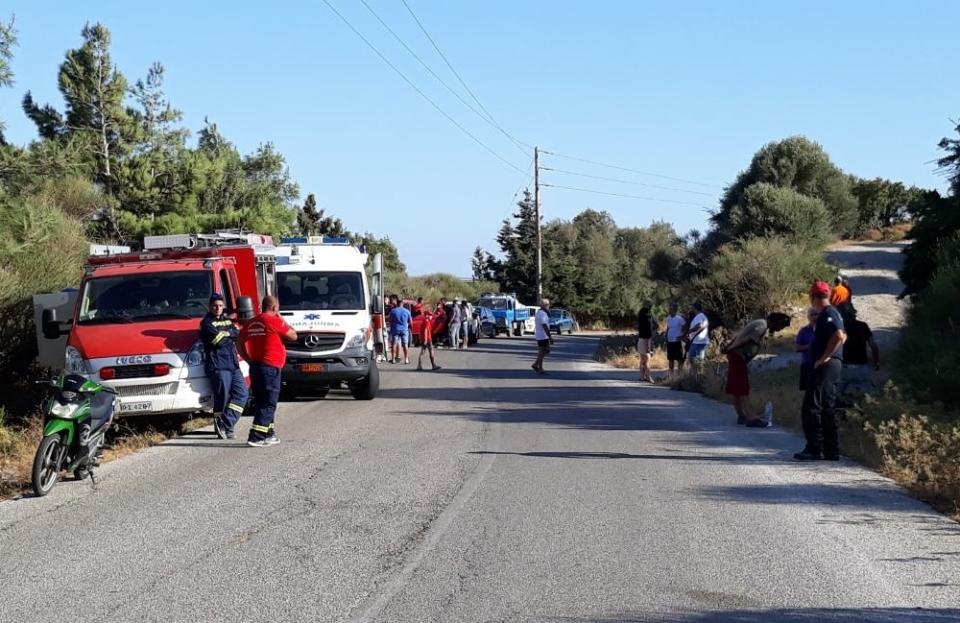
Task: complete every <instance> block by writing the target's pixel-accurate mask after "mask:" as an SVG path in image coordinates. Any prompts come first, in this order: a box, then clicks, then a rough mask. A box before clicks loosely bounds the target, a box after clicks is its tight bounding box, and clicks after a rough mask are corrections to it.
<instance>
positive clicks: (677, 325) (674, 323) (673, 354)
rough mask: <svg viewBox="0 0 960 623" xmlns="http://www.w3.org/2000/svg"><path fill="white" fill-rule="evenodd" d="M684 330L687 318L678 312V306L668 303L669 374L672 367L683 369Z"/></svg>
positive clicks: (671, 371) (672, 369)
mask: <svg viewBox="0 0 960 623" xmlns="http://www.w3.org/2000/svg"><path fill="white" fill-rule="evenodd" d="M686 330H687V319H686V318H684V317H683V316H682V315H681V314H680V306H679V305H677V304H676V303H670V316H669V317H667V361H669V362H670V376H673V374H674V367H676V369H677V371H680V370H683V360H684V359H685V358H686V357H685V355H686V354H685V353H684V352H683V336H684V335H685V334H686Z"/></svg>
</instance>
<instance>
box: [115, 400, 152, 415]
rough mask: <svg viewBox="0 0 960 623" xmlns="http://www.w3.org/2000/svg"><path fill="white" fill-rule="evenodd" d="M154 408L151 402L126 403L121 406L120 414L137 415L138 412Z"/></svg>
mask: <svg viewBox="0 0 960 623" xmlns="http://www.w3.org/2000/svg"><path fill="white" fill-rule="evenodd" d="M152 408H153V403H152V402H150V401H149V400H147V401H142V400H141V401H140V402H124V403H121V405H120V413H136V412H138V411H149V410H150V409H152Z"/></svg>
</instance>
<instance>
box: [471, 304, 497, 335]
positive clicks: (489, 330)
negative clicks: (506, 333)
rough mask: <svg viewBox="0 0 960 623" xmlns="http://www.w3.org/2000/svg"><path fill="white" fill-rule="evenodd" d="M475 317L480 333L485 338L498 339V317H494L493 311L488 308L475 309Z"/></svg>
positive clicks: (479, 307)
mask: <svg viewBox="0 0 960 623" xmlns="http://www.w3.org/2000/svg"><path fill="white" fill-rule="evenodd" d="M473 317H474V318H475V319H476V323H477V326H478V327H479V333H480V335H482V336H483V337H491V338H492V337H497V317H496V316H494V315H493V310H492V309H490V308H488V307H482V306H478V307H474V308H473Z"/></svg>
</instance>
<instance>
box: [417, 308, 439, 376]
mask: <svg viewBox="0 0 960 623" xmlns="http://www.w3.org/2000/svg"><path fill="white" fill-rule="evenodd" d="M434 322H435V319H434V317H433V313H431V312H430V311H427V310H424V311H423V324H421V325H420V327H421V328H420V356H419V357H418V358H417V370H423V353H424V352H428V353H429V354H430V366H431V367H430V369H431V370H439V369H440V366H438V365H437V361H436V359H434V357H433V323H434Z"/></svg>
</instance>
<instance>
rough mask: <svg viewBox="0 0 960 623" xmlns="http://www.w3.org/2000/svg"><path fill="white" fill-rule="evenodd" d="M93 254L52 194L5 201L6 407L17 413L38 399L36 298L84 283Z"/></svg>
mask: <svg viewBox="0 0 960 623" xmlns="http://www.w3.org/2000/svg"><path fill="white" fill-rule="evenodd" d="M88 252H89V246H88V244H87V242H86V240H85V239H84V236H83V228H82V225H81V224H80V222H79V221H77V220H76V219H73V218H71V217H69V216H67V215H66V214H65V213H64V212H63V211H62V210H61V209H60V208H59V207H58V206H57V205H56V204H54V203H52V200H51V198H50V196H49V195H47V194H44V193H40V194H39V195H35V196H31V197H26V198H23V199H20V198H17V199H10V198H0V375H2V376H0V378H3V386H2V387H0V406H3V405H7V406H9V407H11V408H10V410H9V413H11V414H13V415H16V414H21V413H23V412H25V410H26V408H27V407H29V406H30V404H31V403H32V401H33V400H34V398H33V396H34V392H33V391H30V390H31V389H32V387H33V386H32V383H31V381H32V376H33V374H34V372H35V371H34V365H35V364H34V360H35V358H36V354H37V346H36V337H35V335H36V334H35V329H34V325H33V304H32V301H31V296H32V295H33V294H35V293H39V292H50V291H55V290H59V289H61V288H64V287H66V286H73V285H76V284H77V283H79V281H80V277H81V273H82V270H83V262H84V260H85V259H86V257H87V254H88Z"/></svg>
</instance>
